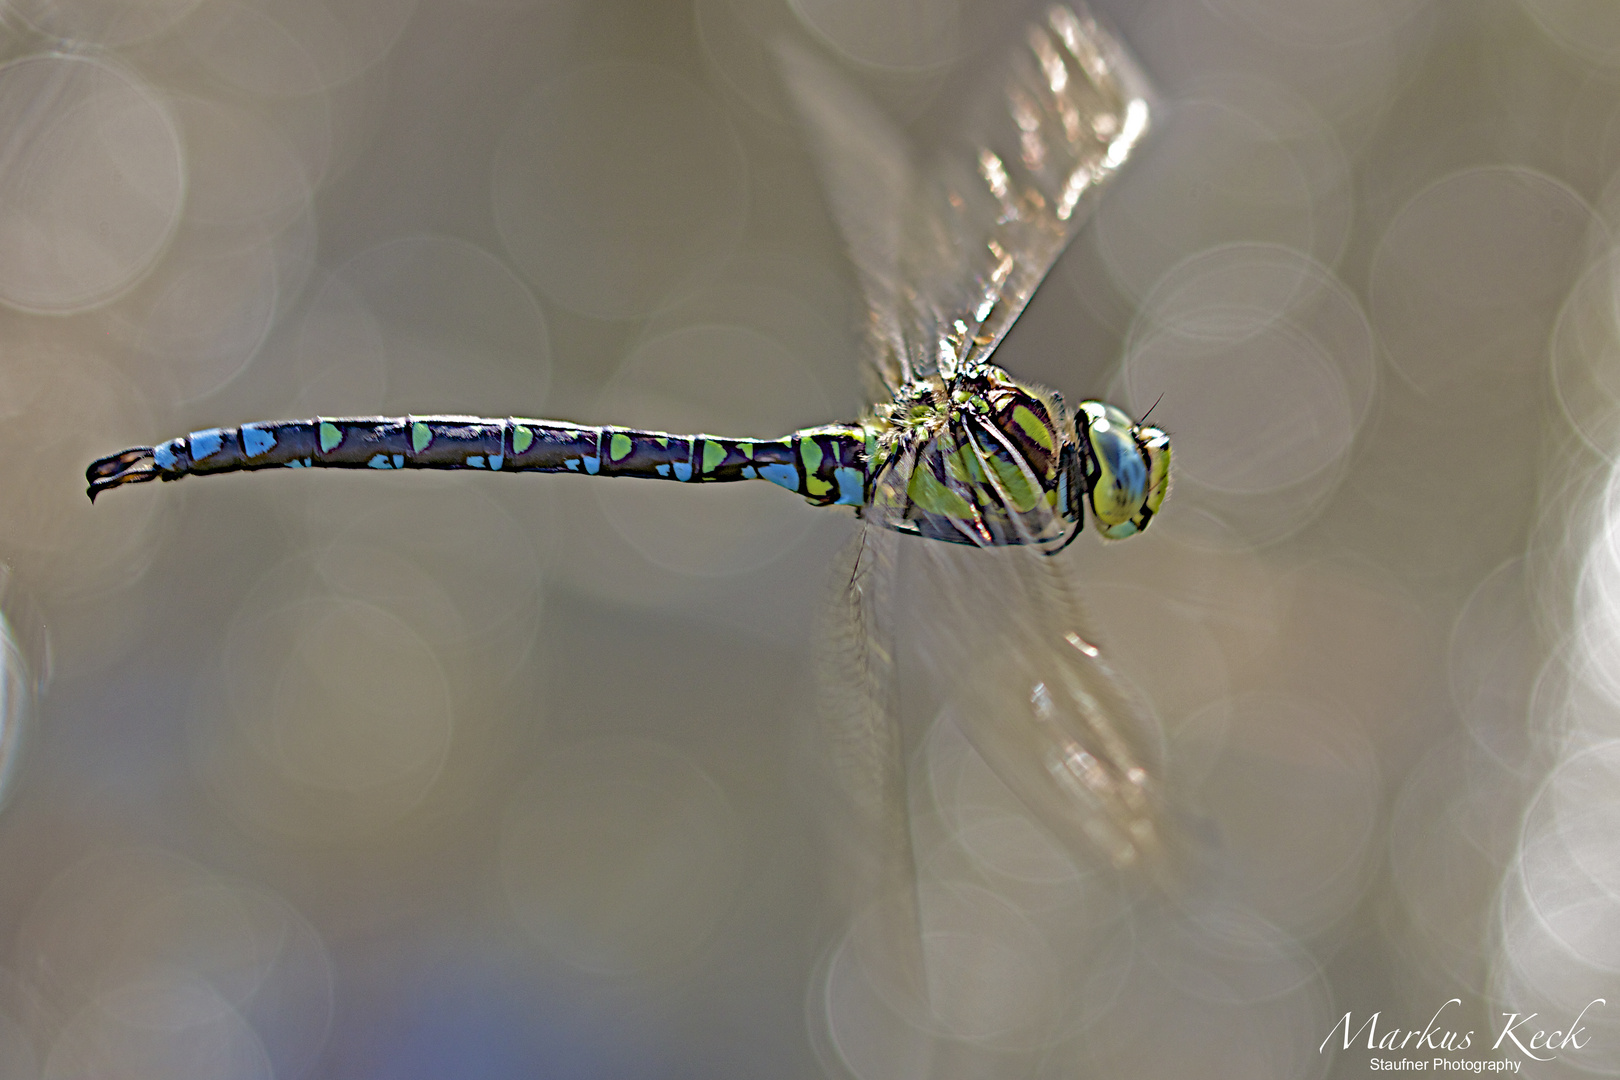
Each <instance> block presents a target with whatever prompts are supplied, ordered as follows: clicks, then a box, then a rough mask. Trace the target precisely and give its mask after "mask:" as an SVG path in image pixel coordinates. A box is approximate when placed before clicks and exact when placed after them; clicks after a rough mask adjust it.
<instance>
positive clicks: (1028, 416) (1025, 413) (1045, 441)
mask: <svg viewBox="0 0 1620 1080" xmlns="http://www.w3.org/2000/svg"><path fill="white" fill-rule="evenodd" d="M1012 418H1013V423H1015V424H1017V425H1018V426H1019V427H1021V428H1023V429H1024V434H1025V435H1028V436H1029V437H1030V438H1032V439H1034V440H1035V441H1036V442H1037V443H1040V445H1041V448H1042V449H1043V450H1045V451H1046V452H1047V453H1049V454H1050V453H1055V452H1056V448H1055V447H1054V446H1053V445H1052V429H1051V428H1050V427H1048V426H1047V425H1045V424H1043V423H1041V421H1040V418H1039V417H1037V416H1036V415H1035V414H1034V413H1032V412H1030V411H1029V409H1028V407H1026V406H1023V405H1014V406H1013V413H1012Z"/></svg>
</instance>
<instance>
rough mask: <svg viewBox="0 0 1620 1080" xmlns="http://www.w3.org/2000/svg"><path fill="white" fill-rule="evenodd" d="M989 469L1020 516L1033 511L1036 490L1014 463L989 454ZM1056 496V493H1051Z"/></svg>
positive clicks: (998, 455) (1036, 497)
mask: <svg viewBox="0 0 1620 1080" xmlns="http://www.w3.org/2000/svg"><path fill="white" fill-rule="evenodd" d="M986 460H988V461H989V463H990V468H991V469H992V470H993V471H994V472H995V474H996V480H997V481H998V482H999V483H1000V484H1001V490H1002V492H1003V493H1004V494H1005V495H1006V496H1007V502H1008V503H1009V504H1011V505H1012V508H1013V509H1014V510H1016V511H1018V512H1019V513H1020V514H1027V513H1029V512H1030V511H1031V510H1033V509H1035V502H1036V500H1037V499H1038V498H1039V495H1037V493H1036V490H1037V489H1036V488H1035V487H1034V486H1032V485H1031V484H1030V482H1029V477H1027V476H1025V475H1024V470H1022V469H1020V468H1019V467H1018V465H1017V463H1016V462H1013V461H1009V460H1007V459H1006V458H1004V457H1002V456H1001V455H1000V454H991V455H989V456H988V457H987V459H986ZM1053 494H1056V492H1053Z"/></svg>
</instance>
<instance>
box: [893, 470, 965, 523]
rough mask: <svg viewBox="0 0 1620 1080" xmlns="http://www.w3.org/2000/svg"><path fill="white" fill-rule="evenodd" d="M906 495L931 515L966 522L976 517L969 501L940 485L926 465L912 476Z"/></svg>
mask: <svg viewBox="0 0 1620 1080" xmlns="http://www.w3.org/2000/svg"><path fill="white" fill-rule="evenodd" d="M906 494H907V495H908V496H910V497H911V501H912V502H914V503H916V504H917V505H918V506H919V507H921V508H922V509H924V510H926V511H928V512H929V513H930V514H939V515H941V516H942V517H953V518H960V519H962V520H965V521H970V520H972V519H973V517H974V513H973V507H971V506H969V505H968V504H967V500H965V499H963V498H962V496H960V495H958V494H957V493H956V492H954V491H952V490H951V489H950V488H948V487H946V486H945V485H944V484H942V483H940V482H939V480H938V478H937V477H935V476H934V474H933V472H932V471H931V470H930V469H929V468H928V467H927V466H926V465H918V467H917V469H916V471H914V472H913V473H912V474H911V482H910V483H908V484H907V485H906Z"/></svg>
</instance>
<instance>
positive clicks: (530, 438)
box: [512, 424, 534, 454]
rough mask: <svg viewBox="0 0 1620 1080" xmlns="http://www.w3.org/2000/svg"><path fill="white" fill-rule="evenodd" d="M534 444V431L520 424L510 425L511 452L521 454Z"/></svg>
mask: <svg viewBox="0 0 1620 1080" xmlns="http://www.w3.org/2000/svg"><path fill="white" fill-rule="evenodd" d="M533 444H534V432H532V431H530V430H529V429H528V428H526V427H524V426H523V425H522V424H514V425H512V452H513V453H516V454H521V453H523V451H525V450H527V449H528V448H529V447H530V446H532V445H533Z"/></svg>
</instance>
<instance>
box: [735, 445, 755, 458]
mask: <svg viewBox="0 0 1620 1080" xmlns="http://www.w3.org/2000/svg"><path fill="white" fill-rule="evenodd" d="M737 449H738V450H741V451H742V456H743V457H745V458H752V457H753V456H754V444H753V443H751V442H740V443H738V444H737Z"/></svg>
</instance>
